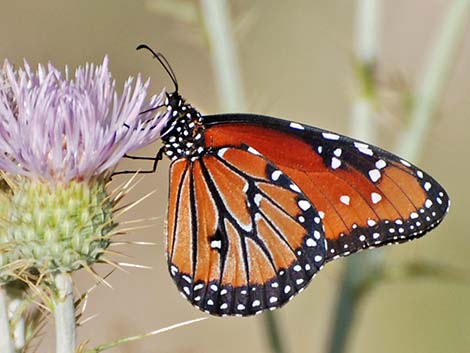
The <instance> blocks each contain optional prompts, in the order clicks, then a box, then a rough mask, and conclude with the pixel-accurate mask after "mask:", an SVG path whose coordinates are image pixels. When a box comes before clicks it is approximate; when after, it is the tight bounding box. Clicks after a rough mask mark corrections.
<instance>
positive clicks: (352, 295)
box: [328, 0, 470, 353]
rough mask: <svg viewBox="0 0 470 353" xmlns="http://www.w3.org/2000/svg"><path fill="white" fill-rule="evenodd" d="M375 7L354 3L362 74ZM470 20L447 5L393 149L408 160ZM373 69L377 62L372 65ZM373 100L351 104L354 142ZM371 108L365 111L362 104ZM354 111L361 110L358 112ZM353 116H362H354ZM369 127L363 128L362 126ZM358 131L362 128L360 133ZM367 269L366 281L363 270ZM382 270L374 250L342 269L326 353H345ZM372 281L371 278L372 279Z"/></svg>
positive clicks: (465, 11)
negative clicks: (360, 306) (407, 120)
mask: <svg viewBox="0 0 470 353" xmlns="http://www.w3.org/2000/svg"><path fill="white" fill-rule="evenodd" d="M378 2H379V0H377V1H374V0H358V2H357V9H358V12H357V27H356V31H355V35H356V37H357V39H358V41H357V43H356V58H357V59H358V61H359V65H360V69H359V70H358V71H359V72H360V73H368V72H369V71H368V69H367V68H368V67H371V58H373V56H371V53H376V52H377V42H374V41H373V40H364V39H366V38H369V39H370V38H372V37H377V35H378V30H379V24H380V21H379V18H380V14H379V11H378ZM469 15H470V1H469V0H454V1H453V2H452V3H451V4H450V5H449V9H448V12H447V14H445V17H444V20H443V23H442V25H441V28H440V29H439V32H438V33H437V36H436V39H435V41H434V45H433V48H432V50H431V52H430V55H429V58H428V61H427V65H426V67H425V70H424V75H423V77H422V80H421V82H420V84H419V85H418V88H417V90H416V93H415V95H414V97H415V104H414V107H413V109H412V112H411V114H410V116H411V121H410V123H409V126H408V127H407V129H406V131H405V132H404V133H403V135H402V138H401V139H400V140H399V142H398V145H397V148H396V150H397V151H398V154H399V155H401V156H404V157H406V158H407V159H409V160H410V161H415V160H417V159H418V157H419V154H420V152H421V148H422V145H423V144H424V140H425V137H426V136H427V134H428V132H429V129H430V123H431V118H432V116H433V115H434V114H435V112H436V109H437V104H438V102H439V99H438V98H439V97H440V96H441V95H442V93H443V91H444V87H445V85H446V83H447V81H448V78H449V73H450V67H451V63H452V62H453V60H454V59H455V56H456V54H457V48H458V44H459V43H460V41H459V40H460V39H461V38H462V34H463V32H464V30H465V26H466V24H467V23H466V22H467V19H468V17H469ZM364 31H375V33H374V34H371V33H363V32H364ZM372 64H373V65H374V66H375V59H374V60H372ZM359 81H360V82H361V83H363V82H369V75H364V74H362V75H360V76H359ZM362 86H363V87H364V86H365V87H372V88H373V90H372V92H373V91H374V90H376V89H377V87H376V84H375V82H374V81H373V80H372V81H370V83H369V84H367V85H364V84H362ZM374 96H376V95H375V94H370V92H369V90H362V95H359V97H358V98H357V101H356V102H355V103H353V107H355V108H353V111H354V114H353V118H352V121H353V123H354V124H358V125H357V126H358V127H357V129H356V130H354V131H355V132H356V133H355V137H358V138H363V139H366V140H371V139H372V140H373V137H374V135H375V133H374V132H371V129H373V123H372V121H371V120H370V112H371V111H373V109H372V108H373V101H371V100H370V98H371V97H374ZM368 101H369V104H370V107H369V108H365V107H364V105H365V102H368ZM356 107H362V108H361V109H357V108H356ZM357 112H360V113H361V114H362V115H363V116H362V117H357V116H356V114H357ZM367 121H368V122H369V123H364V122H367ZM359 129H363V130H362V131H359ZM363 268H367V269H368V270H367V276H366V275H364V272H363V271H361V270H362V269H363ZM382 270H383V260H382V254H381V252H377V251H375V254H370V255H369V254H359V255H355V256H354V257H351V258H350V259H348V260H347V263H346V267H345V270H344V273H343V276H342V278H341V285H340V288H339V294H338V300H337V304H336V305H335V307H336V314H335V317H334V321H333V329H332V333H331V337H330V341H329V348H328V352H329V353H342V352H345V351H346V344H347V342H348V339H349V337H350V331H351V327H352V323H353V321H354V319H355V313H356V311H357V308H358V304H359V301H360V299H361V298H362V297H363V295H364V293H365V292H366V291H365V290H364V288H372V287H373V285H371V283H370V282H371V279H372V280H373V281H375V282H377V281H380V276H377V273H380V272H382ZM374 278H375V279H374Z"/></svg>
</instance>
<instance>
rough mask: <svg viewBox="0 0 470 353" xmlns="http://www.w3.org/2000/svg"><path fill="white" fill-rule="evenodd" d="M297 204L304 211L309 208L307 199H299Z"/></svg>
mask: <svg viewBox="0 0 470 353" xmlns="http://www.w3.org/2000/svg"><path fill="white" fill-rule="evenodd" d="M298 205H299V207H300V208H301V209H302V210H304V211H307V210H308V209H309V208H310V202H308V201H307V200H299V202H298Z"/></svg>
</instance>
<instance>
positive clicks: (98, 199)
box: [0, 177, 132, 284]
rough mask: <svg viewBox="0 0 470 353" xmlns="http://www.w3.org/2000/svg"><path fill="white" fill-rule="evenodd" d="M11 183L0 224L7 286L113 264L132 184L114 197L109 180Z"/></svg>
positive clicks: (1, 270) (0, 272)
mask: <svg viewBox="0 0 470 353" xmlns="http://www.w3.org/2000/svg"><path fill="white" fill-rule="evenodd" d="M9 183H10V185H11V189H10V192H9V195H10V197H9V198H8V197H5V195H3V196H2V197H5V199H6V200H8V201H9V207H7V208H5V209H3V210H2V215H1V219H2V221H1V223H0V244H1V245H0V262H1V267H0V281H1V282H2V283H7V282H10V281H12V280H15V279H20V280H23V281H25V282H27V283H29V284H35V283H36V284H37V282H40V281H41V279H43V278H44V277H45V276H46V275H48V274H54V273H57V272H73V271H76V270H78V269H80V268H83V267H85V268H89V267H90V266H92V265H93V264H94V263H97V262H106V263H111V261H110V260H105V259H104V256H105V253H106V249H107V248H108V247H109V245H110V244H111V242H112V238H113V236H114V235H115V234H117V226H118V222H117V221H116V219H115V217H114V215H115V213H116V210H118V209H119V210H120V209H121V208H122V207H121V206H120V204H119V201H120V200H122V197H123V195H124V194H126V192H127V188H128V184H126V185H124V186H122V187H121V188H120V189H115V190H113V192H112V193H111V194H109V193H108V192H107V190H106V182H105V181H104V180H102V181H95V182H74V181H73V182H70V183H68V184H67V185H51V184H48V183H41V182H37V181H31V180H29V179H27V178H25V177H16V178H15V179H14V181H13V180H9ZM131 206H132V204H131ZM126 209H128V208H126Z"/></svg>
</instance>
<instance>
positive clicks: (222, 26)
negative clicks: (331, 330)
mask: <svg viewBox="0 0 470 353" xmlns="http://www.w3.org/2000/svg"><path fill="white" fill-rule="evenodd" d="M201 6H202V14H203V16H202V17H203V20H204V25H205V28H206V34H207V36H208V39H209V47H210V52H211V55H212V65H213V68H214V72H215V83H216V86H217V92H219V102H220V106H221V110H222V111H229V112H234V111H239V112H241V111H245V108H246V107H245V96H244V93H243V89H242V83H241V77H242V75H241V70H240V66H239V63H238V55H237V51H236V45H235V40H234V35H233V31H232V24H231V18H230V13H229V9H228V5H227V1H225V0H220V1H213V0H201ZM263 321H264V327H265V330H266V332H267V337H268V341H269V345H270V349H271V351H272V352H275V353H283V352H284V351H285V348H284V342H283V340H282V335H281V332H280V330H279V322H278V320H277V319H276V314H274V313H272V312H266V313H264V314H263Z"/></svg>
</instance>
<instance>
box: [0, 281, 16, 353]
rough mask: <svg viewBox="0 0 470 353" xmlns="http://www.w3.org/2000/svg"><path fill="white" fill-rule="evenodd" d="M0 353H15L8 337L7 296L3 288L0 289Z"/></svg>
mask: <svg viewBox="0 0 470 353" xmlns="http://www.w3.org/2000/svg"><path fill="white" fill-rule="evenodd" d="M0 352H2V353H15V350H14V348H13V343H12V341H11V335H10V321H9V319H8V304H7V294H6V291H5V289H4V288H0Z"/></svg>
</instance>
